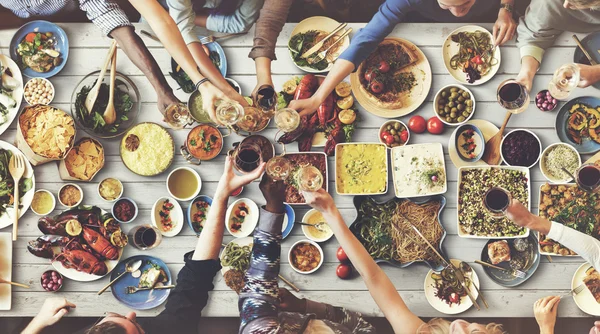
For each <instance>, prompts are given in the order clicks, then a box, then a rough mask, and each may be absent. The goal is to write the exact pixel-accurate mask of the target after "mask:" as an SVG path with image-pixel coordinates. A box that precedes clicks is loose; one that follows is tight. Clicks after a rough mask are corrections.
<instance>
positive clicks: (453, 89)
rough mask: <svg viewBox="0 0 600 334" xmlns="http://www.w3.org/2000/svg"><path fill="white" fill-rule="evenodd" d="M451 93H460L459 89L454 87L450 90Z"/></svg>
mask: <svg viewBox="0 0 600 334" xmlns="http://www.w3.org/2000/svg"><path fill="white" fill-rule="evenodd" d="M450 92H452V93H454V92H458V87H452V88H450Z"/></svg>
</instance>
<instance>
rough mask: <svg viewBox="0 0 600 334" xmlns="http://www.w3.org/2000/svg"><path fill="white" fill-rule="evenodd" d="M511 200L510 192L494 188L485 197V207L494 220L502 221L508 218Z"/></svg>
mask: <svg viewBox="0 0 600 334" xmlns="http://www.w3.org/2000/svg"><path fill="white" fill-rule="evenodd" d="M511 198H512V197H511V196H510V193H509V192H508V190H506V189H504V188H501V187H492V188H490V189H489V190H488V191H487V192H486V193H485V195H484V196H483V206H484V207H485V208H486V209H487V210H488V212H489V214H490V215H491V216H492V217H493V218H495V219H500V218H503V217H506V210H507V209H508V206H509V205H510V201H511Z"/></svg>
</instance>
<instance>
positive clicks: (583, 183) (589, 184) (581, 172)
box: [575, 164, 600, 193]
mask: <svg viewBox="0 0 600 334" xmlns="http://www.w3.org/2000/svg"><path fill="white" fill-rule="evenodd" d="M575 182H576V183H577V185H578V186H579V188H581V189H582V190H583V191H585V192H588V193H594V192H596V191H598V188H600V169H599V168H598V166H596V165H595V164H584V165H581V166H580V167H579V168H578V169H577V171H576V172H575Z"/></svg>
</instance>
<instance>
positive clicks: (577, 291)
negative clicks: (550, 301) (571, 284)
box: [560, 284, 585, 298]
mask: <svg viewBox="0 0 600 334" xmlns="http://www.w3.org/2000/svg"><path fill="white" fill-rule="evenodd" d="M583 289H585V284H579V286H576V287H575V289H573V290H571V291H569V292H568V293H565V294H564V295H562V296H561V297H560V298H563V297H568V296H577V295H578V294H580V293H581V292H582V291H583Z"/></svg>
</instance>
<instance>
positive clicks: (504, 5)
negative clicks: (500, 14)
mask: <svg viewBox="0 0 600 334" xmlns="http://www.w3.org/2000/svg"><path fill="white" fill-rule="evenodd" d="M513 8H514V7H513V5H512V4H511V3H501V4H500V9H505V10H506V11H507V12H509V13H512V12H513Z"/></svg>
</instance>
